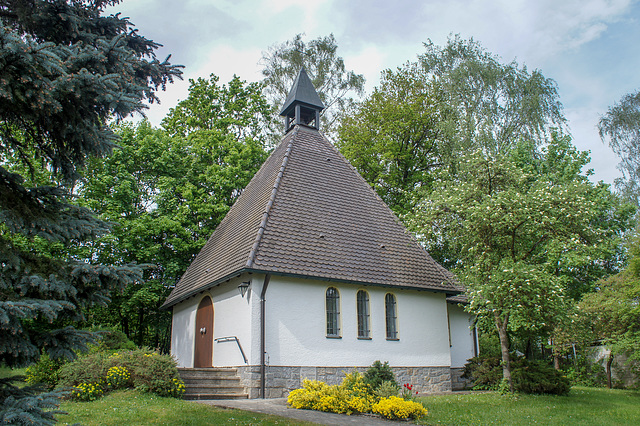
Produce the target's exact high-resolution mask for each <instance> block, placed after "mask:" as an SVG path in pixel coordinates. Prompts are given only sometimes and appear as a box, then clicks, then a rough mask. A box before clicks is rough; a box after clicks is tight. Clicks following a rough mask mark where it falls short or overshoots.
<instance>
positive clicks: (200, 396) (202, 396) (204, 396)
mask: <svg viewBox="0 0 640 426" xmlns="http://www.w3.org/2000/svg"><path fill="white" fill-rule="evenodd" d="M248 398H249V395H247V394H246V393H197V394H186V393H185V394H184V395H183V396H182V399H184V400H187V401H206V400H224V399H227V400H228V399H248Z"/></svg>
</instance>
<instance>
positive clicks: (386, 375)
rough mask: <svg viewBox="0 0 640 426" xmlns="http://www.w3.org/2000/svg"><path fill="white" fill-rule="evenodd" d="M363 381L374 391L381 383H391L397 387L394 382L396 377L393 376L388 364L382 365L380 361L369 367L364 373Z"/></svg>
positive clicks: (396, 383)
mask: <svg viewBox="0 0 640 426" xmlns="http://www.w3.org/2000/svg"><path fill="white" fill-rule="evenodd" d="M364 381H365V383H366V384H367V385H369V386H370V387H371V389H373V390H374V391H375V390H376V389H378V388H379V387H380V385H381V384H382V382H392V383H394V384H395V385H396V387H399V386H398V382H396V376H395V375H394V374H393V370H391V367H389V363H388V362H385V363H384V364H383V363H381V362H380V361H375V362H374V363H373V364H371V367H369V369H368V370H367V372H366V373H364Z"/></svg>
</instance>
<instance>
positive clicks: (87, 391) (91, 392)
mask: <svg viewBox="0 0 640 426" xmlns="http://www.w3.org/2000/svg"><path fill="white" fill-rule="evenodd" d="M103 394H104V388H103V387H102V383H99V382H98V383H80V384H79V385H77V386H76V387H75V389H74V390H73V391H71V397H72V398H74V399H77V400H78V401H94V400H96V399H98V398H100V397H101V396H102V395H103Z"/></svg>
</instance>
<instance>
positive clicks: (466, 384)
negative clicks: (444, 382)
mask: <svg viewBox="0 0 640 426" xmlns="http://www.w3.org/2000/svg"><path fill="white" fill-rule="evenodd" d="M463 373H464V368H452V369H451V390H454V391H460V390H465V389H471V388H472V387H473V383H472V382H471V380H470V379H467V378H464V377H462V374H463Z"/></svg>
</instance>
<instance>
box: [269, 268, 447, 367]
mask: <svg viewBox="0 0 640 426" xmlns="http://www.w3.org/2000/svg"><path fill="white" fill-rule="evenodd" d="M329 286H334V287H336V288H337V289H338V290H339V292H340V305H341V306H340V312H341V315H340V321H341V336H342V337H341V338H340V339H332V338H327V337H326V324H325V321H326V320H325V315H326V313H325V293H326V290H327V288H328V287H329ZM360 289H364V290H366V291H368V292H369V300H370V328H371V340H359V339H358V338H357V316H356V293H357V291H358V290H360ZM388 292H391V293H393V294H395V296H396V299H397V318H398V337H399V340H398V341H388V340H386V329H385V308H384V297H385V294H386V293H388ZM266 299H267V302H266V315H267V330H266V339H267V345H266V351H267V353H268V362H269V364H270V365H274V366H275V365H280V366H368V365H370V364H371V363H373V362H374V361H375V360H381V361H389V363H390V364H391V365H392V366H395V367H401V366H434V367H435V366H440V367H441V366H449V365H450V363H451V358H450V352H449V337H448V329H447V307H446V305H447V304H446V302H445V295H444V294H442V293H433V292H427V291H417V290H396V289H389V288H382V287H373V286H358V285H351V284H340V283H329V282H327V281H315V280H303V279H294V278H287V277H278V276H273V277H272V278H271V283H270V285H269V287H268V290H267V296H266Z"/></svg>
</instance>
